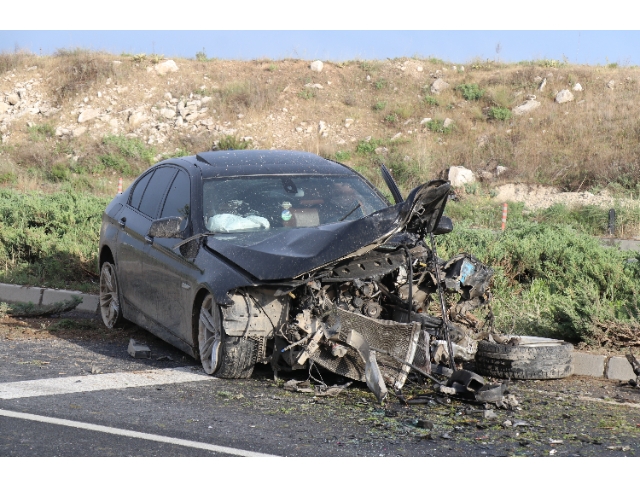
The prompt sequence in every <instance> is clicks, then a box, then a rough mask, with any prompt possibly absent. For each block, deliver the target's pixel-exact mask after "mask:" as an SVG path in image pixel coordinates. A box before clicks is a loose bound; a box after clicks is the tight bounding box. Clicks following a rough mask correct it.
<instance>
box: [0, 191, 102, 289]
mask: <svg viewBox="0 0 640 487" xmlns="http://www.w3.org/2000/svg"><path fill="white" fill-rule="evenodd" d="M110 199H111V198H99V197H96V196H91V195H87V194H84V193H80V192H58V193H55V194H51V195H44V194H38V193H20V192H17V191H12V190H0V280H2V282H11V283H16V284H26V285H32V286H33V285H37V286H47V287H61V288H72V289H79V290H89V291H92V292H97V284H96V283H97V279H96V278H97V268H98V259H97V250H98V240H99V234H100V224H101V221H102V213H103V212H104V209H105V207H106V205H107V204H108V202H109V201H110Z"/></svg>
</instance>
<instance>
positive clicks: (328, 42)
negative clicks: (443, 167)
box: [0, 30, 640, 66]
mask: <svg viewBox="0 0 640 487" xmlns="http://www.w3.org/2000/svg"><path fill="white" fill-rule="evenodd" d="M639 46H640V31H573V30H571V31H498V30H488V31H477V30H470V31H451V30H449V31H419V30H411V31H403V30H392V31H370V30H366V31H362V30H361V31H355V30H354V31H340V30H334V31H327V30H321V31H301V30H293V31H280V30H277V31H264V30H253V31H246V30H244V31H239V30H234V31H159V30H147V31H135V30H134V31H113V30H93V31H86V30H83V31H74V30H65V31H50V30H42V31H8V30H3V31H1V32H0V51H5V52H12V51H14V50H15V49H27V50H29V51H31V52H32V53H35V54H45V55H48V54H53V53H54V52H55V51H56V50H57V49H63V48H64V49H74V48H85V49H92V50H99V51H107V52H110V53H113V54H122V53H130V54H137V53H143V52H144V53H147V54H163V55H165V57H172V56H173V57H182V58H193V57H194V56H195V55H196V53H198V52H204V53H205V54H206V56H207V57H210V58H219V59H240V60H249V59H273V60H278V59H284V58H297V59H309V60H313V59H321V60H328V61H346V60H354V59H361V60H366V59H385V58H398V57H412V56H419V57H425V58H426V57H436V58H439V59H442V60H444V61H447V62H452V63H454V64H456V63H457V64H463V63H468V62H470V61H471V60H473V59H475V58H481V59H491V60H499V61H503V62H517V61H531V60H539V59H555V60H558V61H563V60H566V61H568V62H570V63H572V64H590V65H595V64H609V63H618V64H619V65H621V66H625V65H640V49H639V48H638V47H639Z"/></svg>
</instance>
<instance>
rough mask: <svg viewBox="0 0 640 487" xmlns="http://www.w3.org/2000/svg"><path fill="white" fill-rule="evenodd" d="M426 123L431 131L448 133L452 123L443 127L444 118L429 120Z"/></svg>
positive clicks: (451, 128)
mask: <svg viewBox="0 0 640 487" xmlns="http://www.w3.org/2000/svg"><path fill="white" fill-rule="evenodd" d="M426 125H427V128H428V129H429V130H430V131H431V132H440V133H441V134H448V133H451V130H453V125H449V126H448V127H445V126H444V120H439V119H433V120H429V121H428V122H427V124H426Z"/></svg>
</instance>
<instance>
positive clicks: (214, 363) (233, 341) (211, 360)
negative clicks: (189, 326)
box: [198, 294, 257, 379]
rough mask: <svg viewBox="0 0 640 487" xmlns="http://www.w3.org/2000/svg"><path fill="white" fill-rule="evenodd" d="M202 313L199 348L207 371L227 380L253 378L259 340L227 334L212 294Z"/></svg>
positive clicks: (199, 321)
mask: <svg viewBox="0 0 640 487" xmlns="http://www.w3.org/2000/svg"><path fill="white" fill-rule="evenodd" d="M198 316H199V317H198V350H199V355H200V361H201V363H202V368H203V369H204V371H205V372H206V373H207V374H210V375H214V376H216V377H220V378H223V379H247V378H249V377H251V374H252V373H253V368H254V366H255V364H256V359H257V356H256V353H257V343H256V342H255V341H254V340H251V339H250V338H243V337H231V336H227V334H226V333H225V331H224V327H223V326H222V313H221V312H220V307H219V306H218V304H217V303H216V302H215V301H214V299H213V296H211V294H208V295H207V296H205V298H204V300H203V301H202V306H201V307H200V313H199V315H198Z"/></svg>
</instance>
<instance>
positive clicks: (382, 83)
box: [373, 78, 389, 90]
mask: <svg viewBox="0 0 640 487" xmlns="http://www.w3.org/2000/svg"><path fill="white" fill-rule="evenodd" d="M388 85H389V82H388V81H387V80H386V79H384V78H380V79H379V80H376V81H375V83H373V86H374V88H375V89H376V90H381V89H383V88H386V87H387V86H388Z"/></svg>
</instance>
